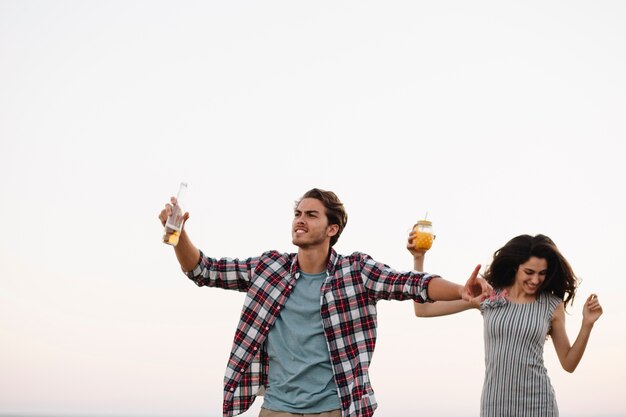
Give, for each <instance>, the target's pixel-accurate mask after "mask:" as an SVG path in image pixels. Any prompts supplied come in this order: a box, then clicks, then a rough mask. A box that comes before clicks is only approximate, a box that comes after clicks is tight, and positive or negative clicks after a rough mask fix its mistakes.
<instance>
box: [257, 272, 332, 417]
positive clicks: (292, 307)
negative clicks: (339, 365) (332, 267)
mask: <svg viewBox="0 0 626 417" xmlns="http://www.w3.org/2000/svg"><path fill="white" fill-rule="evenodd" d="M326 276H327V273H326V272H323V273H321V274H315V275H310V274H304V273H300V277H299V278H298V280H297V281H296V285H295V286H294V288H293V291H292V293H291V295H290V296H289V298H288V299H287V302H286V303H285V306H284V307H283V309H282V311H281V312H280V316H279V317H278V318H277V319H276V323H274V326H273V327H272V328H271V329H270V332H269V334H268V336H267V342H266V347H267V353H268V355H269V374H268V376H267V379H268V384H267V385H268V387H267V389H266V391H265V400H264V401H263V408H266V409H268V410H274V411H286V412H289V413H299V414H304V413H321V412H324V411H329V410H336V409H339V396H338V394H337V386H336V385H335V379H334V376H333V369H332V366H331V363H330V355H329V353H328V346H327V345H326V338H325V337H324V328H323V326H322V317H321V315H320V297H321V287H322V284H323V283H324V280H325V279H326Z"/></svg>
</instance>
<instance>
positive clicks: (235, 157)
mask: <svg viewBox="0 0 626 417" xmlns="http://www.w3.org/2000/svg"><path fill="white" fill-rule="evenodd" d="M624 74H626V2H624V1H601V2H598V1H523V2H522V1H519V2H517V1H516V2H501V1H478V2H465V1H441V2H420V1H403V2H400V1H385V2H372V1H360V2H352V1H350V2H348V1H335V2H294V1H264V2H250V1H237V2H227V1H211V2H206V1H205V2H201V1H197V2H192V1H182V2H167V1H136V0H125V1H106V2H105V1H100V2H98V1H29V0H26V1H23V0H20V1H17V0H15V1H11V0H0V155H2V164H1V165H0V195H1V196H2V204H1V205H0V219H2V220H3V224H2V230H3V238H2V239H0V334H1V335H2V336H1V337H2V342H0V414H2V413H4V414H6V413H37V412H47V413H56V414H61V413H75V414H89V413H94V412H97V413H104V414H135V413H142V414H147V415H157V414H163V415H165V414H175V415H177V416H181V415H203V416H206V417H214V416H218V415H220V410H221V396H222V378H223V371H224V369H225V366H226V361H227V358H228V352H229V351H230V347H231V343H232V337H233V334H234V330H235V326H236V323H237V321H238V317H239V312H240V309H241V305H242V303H243V300H244V295H243V294H239V293H231V292H226V291H220V290H216V289H208V288H197V287H196V286H195V285H194V284H193V283H192V282H191V281H189V280H187V279H186V278H185V276H184V275H183V274H182V273H181V272H180V269H179V267H178V264H177V262H176V259H175V257H174V254H173V251H172V249H171V247H168V246H166V245H164V244H162V243H161V233H162V228H161V225H160V223H159V221H158V219H157V215H158V212H159V211H160V210H161V208H162V207H163V205H164V204H165V202H166V201H167V200H168V198H169V197H170V196H171V195H173V194H175V193H176V190H177V189H178V184H179V183H180V182H181V181H186V182H188V184H189V190H188V193H187V196H186V197H187V198H186V201H184V206H185V208H186V209H187V210H189V212H190V213H191V219H190V220H189V222H188V223H187V227H188V231H189V233H190V236H191V237H192V239H193V241H194V242H195V243H196V244H197V245H198V246H199V247H200V248H201V249H202V250H204V251H205V252H206V253H207V254H209V255H211V256H214V257H221V256H229V257H248V256H256V255H259V254H261V253H262V252H263V251H265V250H268V249H278V250H281V251H294V250H295V248H294V247H293V246H292V245H291V240H290V224H291V217H292V210H293V203H294V201H295V200H296V199H298V198H299V197H300V196H301V195H302V194H303V193H304V192H305V191H306V190H308V189H310V188H312V187H320V188H325V189H330V190H333V191H335V192H336V193H337V194H338V195H339V197H340V198H341V199H342V200H343V202H344V203H345V205H346V208H347V210H348V214H349V222H348V225H347V228H346V230H345V231H344V233H343V234H342V236H341V238H340V240H339V242H338V243H337V245H336V249H337V250H338V251H339V252H340V253H343V254H349V253H351V252H354V251H361V252H365V253H368V254H370V255H371V256H373V257H374V258H375V259H377V260H379V261H382V262H385V263H387V264H388V265H391V266H393V267H395V268H397V269H401V270H406V269H410V268H411V266H412V259H411V256H410V254H409V253H408V251H406V249H405V242H406V236H407V234H408V231H409V229H410V228H411V226H412V225H413V224H414V223H415V221H417V220H418V219H419V218H422V217H423V216H424V215H425V213H426V212H428V218H429V219H430V220H432V221H433V225H434V228H435V233H436V234H437V239H436V241H435V244H434V245H433V248H432V250H431V251H430V252H429V254H428V255H427V259H426V269H427V270H428V271H429V272H433V273H438V274H441V275H443V276H444V277H445V278H448V279H450V280H452V281H455V282H459V283H462V282H464V281H465V280H466V278H467V277H468V275H469V273H470V272H471V270H472V268H473V267H474V266H475V265H476V264H478V263H480V264H483V265H485V264H487V263H488V262H489V260H490V258H491V256H492V254H493V252H494V251H495V250H496V249H498V248H499V247H500V246H502V245H503V244H504V243H506V241H508V240H509V239H510V238H512V237H514V236H516V235H519V234H522V233H529V234H536V233H544V234H547V235H548V236H550V237H552V238H553V240H555V242H556V243H557V245H558V246H559V247H560V249H561V250H562V252H563V253H564V254H565V256H566V257H567V258H568V259H569V260H570V262H571V264H572V266H573V268H574V270H575V272H576V273H577V275H578V276H579V277H580V278H581V279H582V283H581V285H580V288H579V292H578V295H577V297H576V300H575V302H574V305H573V306H572V307H570V308H569V311H570V314H569V315H568V316H567V328H568V332H569V336H570V339H571V340H572V341H573V340H574V339H575V338H576V335H577V332H578V329H579V327H580V321H581V310H582V304H583V300H584V299H585V298H586V297H587V296H588V295H589V294H590V293H591V292H595V293H597V294H598V295H599V298H600V301H601V302H602V303H603V305H604V311H605V314H604V316H603V317H602V318H601V319H600V320H599V322H598V323H597V325H596V326H595V328H594V330H593V333H592V336H591V340H590V342H589V346H588V348H587V352H586V354H585V357H584V358H583V360H582V362H581V364H580V366H579V368H578V369H577V370H576V372H575V373H574V374H568V373H566V372H565V371H564V370H562V369H561V367H560V365H559V364H558V360H557V358H556V354H555V352H554V348H553V346H552V343H551V342H550V341H547V342H546V347H545V361H546V366H547V368H548V372H549V375H550V377H551V379H552V383H553V385H554V388H555V391H556V395H557V400H558V402H559V407H560V409H561V415H562V416H564V417H568V416H571V417H576V416H591V415H593V416H600V415H624V414H626V397H624V395H623V381H624V376H625V375H626V361H624V356H623V355H624V352H625V351H626V328H625V326H624V322H625V320H626V304H625V303H624V300H623V294H624V292H625V290H626V284H625V281H626V277H625V276H624V274H623V272H622V261H623V259H624V254H625V253H626V243H625V242H626V241H625V240H624V236H626V216H625V213H626V198H625V192H624V189H625V187H624V182H625V180H626V168H625V164H624V158H625V157H626V117H625V115H626V77H625V76H624ZM378 313H379V314H378V316H379V326H378V331H379V336H378V344H377V349H376V353H375V355H374V358H373V362H372V366H371V370H370V373H371V378H372V383H373V387H374V390H375V392H376V397H377V399H378V402H379V409H378V411H377V413H376V415H377V416H378V417H397V416H406V415H413V414H415V415H418V414H419V415H425V416H431V417H447V416H465V417H475V416H478V415H479V404H480V392H481V386H482V381H483V372H484V366H483V364H484V362H483V361H484V359H483V339H482V318H481V316H480V313H479V312H477V311H469V312H464V313H461V314H458V315H455V316H450V317H445V318H437V319H418V318H415V317H414V316H413V313H412V305H411V303H410V302H404V303H399V302H380V303H379V304H378ZM261 403H262V399H259V400H257V402H256V403H255V405H254V407H253V409H252V411H249V412H247V413H245V414H244V416H246V417H252V416H256V415H257V414H258V408H259V407H260V405H261ZM407 409H409V410H411V412H410V413H409V412H407V411H406V410H407Z"/></svg>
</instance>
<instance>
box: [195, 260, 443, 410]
mask: <svg viewBox="0 0 626 417" xmlns="http://www.w3.org/2000/svg"><path fill="white" fill-rule="evenodd" d="M327 269H328V277H327V278H326V280H325V282H324V284H323V285H322V289H321V294H320V313H321V316H322V323H323V327H324V334H325V336H326V342H327V345H328V351H329V353H330V360H331V362H332V368H333V373H334V376H335V382H336V384H337V389H338V394H339V400H340V404H341V409H342V414H343V417H369V416H372V415H373V414H374V410H375V409H376V406H377V404H376V399H375V397H374V391H373V390H372V387H371V385H370V381H369V375H368V370H369V365H370V361H371V358H372V354H373V353H374V347H375V346H376V303H377V302H378V300H406V299H413V300H415V301H417V302H425V301H430V300H429V299H428V291H427V290H428V284H429V282H430V280H431V279H432V278H434V277H436V276H437V275H429V274H424V273H419V272H398V271H395V270H393V269H391V268H389V267H388V266H387V265H384V264H382V263H379V262H376V261H374V260H373V259H372V258H371V257H370V256H369V255H366V254H363V253H359V252H355V253H353V254H352V255H350V256H341V255H338V254H337V253H336V252H335V251H334V250H333V249H331V251H330V256H329V260H328V266H327ZM187 276H188V277H189V278H190V279H191V280H193V281H194V282H195V283H196V284H197V285H198V286H209V287H219V288H224V289H229V290H236V291H241V292H246V293H247V295H246V299H245V302H244V305H243V309H242V312H241V319H240V321H239V324H238V325H237V330H236V332H235V338H234V341H233V346H232V349H231V352H230V358H229V360H228V365H227V367H226V373H225V375H224V403H223V414H224V416H225V417H231V416H234V415H237V414H241V413H243V412H244V411H246V410H247V409H248V408H249V407H250V405H252V402H253V401H254V399H255V398H256V396H257V395H262V393H263V392H264V389H265V386H266V385H267V373H268V367H269V361H268V356H267V353H266V351H265V343H264V342H265V340H266V338H267V334H268V332H269V330H270V328H271V327H272V325H273V324H274V322H275V321H276V319H277V318H278V316H279V315H280V310H281V308H282V307H283V306H284V305H285V301H286V300H287V298H288V297H289V294H291V291H292V289H293V286H294V285H295V283H296V280H297V279H298V278H299V276H300V272H299V269H298V262H297V256H296V254H295V253H279V252H276V251H269V252H266V253H264V254H263V255H261V256H259V257H254V258H248V259H242V260H239V259H231V258H222V259H213V258H209V257H207V256H205V255H204V254H203V253H201V258H200V261H199V263H198V265H197V266H196V268H195V269H194V270H193V271H190V272H188V273H187Z"/></svg>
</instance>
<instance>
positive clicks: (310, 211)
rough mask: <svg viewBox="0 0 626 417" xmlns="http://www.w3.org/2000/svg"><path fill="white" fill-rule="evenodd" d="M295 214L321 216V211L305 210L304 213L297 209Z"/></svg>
mask: <svg viewBox="0 0 626 417" xmlns="http://www.w3.org/2000/svg"><path fill="white" fill-rule="evenodd" d="M294 213H305V214H319V210H304V211H302V210H298V209H295V210H294Z"/></svg>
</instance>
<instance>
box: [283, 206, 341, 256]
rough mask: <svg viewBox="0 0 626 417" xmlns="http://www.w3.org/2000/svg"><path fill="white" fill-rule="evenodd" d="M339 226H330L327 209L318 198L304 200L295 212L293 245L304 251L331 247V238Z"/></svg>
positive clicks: (292, 235)
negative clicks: (324, 246)
mask: <svg viewBox="0 0 626 417" xmlns="http://www.w3.org/2000/svg"><path fill="white" fill-rule="evenodd" d="M337 229H338V226H337V225H330V226H329V225H328V217H326V209H325V207H324V205H323V204H322V202H321V201H319V200H318V199H316V198H304V199H302V201H300V204H298V207H296V209H295V210H294V216H293V222H292V224H291V238H292V241H293V244H294V245H296V246H298V247H299V248H302V249H309V248H311V247H314V246H319V245H326V246H328V247H329V246H330V238H331V236H333V235H335V234H336V233H337Z"/></svg>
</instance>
